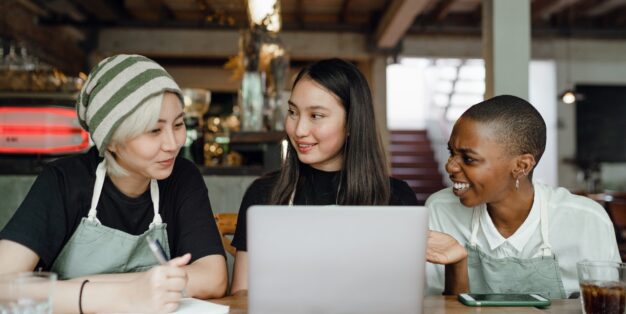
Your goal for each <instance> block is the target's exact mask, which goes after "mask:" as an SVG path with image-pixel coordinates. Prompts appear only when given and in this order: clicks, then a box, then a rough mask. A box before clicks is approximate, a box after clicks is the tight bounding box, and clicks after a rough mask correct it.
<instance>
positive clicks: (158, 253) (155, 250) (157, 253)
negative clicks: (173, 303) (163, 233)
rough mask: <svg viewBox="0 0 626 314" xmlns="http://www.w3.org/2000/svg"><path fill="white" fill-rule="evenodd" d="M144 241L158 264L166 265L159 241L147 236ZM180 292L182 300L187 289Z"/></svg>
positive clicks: (165, 256)
mask: <svg viewBox="0 0 626 314" xmlns="http://www.w3.org/2000/svg"><path fill="white" fill-rule="evenodd" d="M146 241H147V242H148V246H149V247H150V251H152V254H154V257H156V259H157V261H159V264H161V265H167V253H165V250H164V249H163V246H161V242H159V239H154V238H153V237H151V236H147V237H146ZM181 292H182V294H183V298H185V297H187V289H185V288H183V291H181Z"/></svg>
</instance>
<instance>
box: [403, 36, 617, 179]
mask: <svg viewBox="0 0 626 314" xmlns="http://www.w3.org/2000/svg"><path fill="white" fill-rule="evenodd" d="M403 47H404V50H403V52H402V55H403V56H407V57H435V58H450V57H460V58H481V57H482V56H481V39H480V38H479V37H452V36H422V35H414V36H408V37H407V38H406V39H405V40H404V42H403ZM568 48H569V49H568ZM568 50H569V51H570V52H569V53H567V51H568ZM531 58H532V59H544V60H554V61H555V62H556V73H557V76H556V90H557V91H562V90H564V89H565V88H566V87H567V74H566V73H567V69H568V67H569V69H570V70H569V71H570V81H571V83H573V84H620V85H626V40H594V39H573V40H570V41H569V42H568V41H567V40H563V39H535V40H533V41H532V52H531ZM552 97H553V98H556V95H553V96H552ZM575 112H576V110H575V107H574V106H572V105H565V104H563V103H561V102H557V136H556V148H557V165H558V166H557V173H558V185H560V186H564V187H567V188H569V189H572V190H580V189H583V188H584V184H583V183H582V182H579V181H577V174H578V170H577V169H576V167H575V166H574V165H572V164H571V163H570V162H568V160H571V159H573V158H575V155H576V125H575V123H576V117H575ZM542 163H543V161H542ZM603 167H607V169H610V172H611V174H608V172H609V171H606V170H603V171H602V174H603V176H605V177H603V181H616V180H617V181H619V182H624V180H626V176H621V175H619V174H626V164H611V165H603ZM619 182H617V183H616V182H613V183H612V184H613V185H617V184H619Z"/></svg>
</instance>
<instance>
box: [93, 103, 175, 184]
mask: <svg viewBox="0 0 626 314" xmlns="http://www.w3.org/2000/svg"><path fill="white" fill-rule="evenodd" d="M162 103H163V93H161V94H158V95H156V96H153V97H151V98H149V99H148V100H146V101H145V102H144V103H143V104H142V105H141V106H140V107H139V108H137V110H135V111H134V112H133V113H132V114H131V115H129V116H128V117H127V118H126V119H124V121H122V123H121V124H120V125H119V126H118V127H117V129H116V130H115V132H114V133H113V136H112V137H111V141H110V142H109V145H113V144H117V145H124V143H125V142H126V141H128V140H130V139H133V138H135V137H137V136H139V135H141V134H143V133H145V132H147V131H149V130H150V129H152V128H154V126H156V124H157V121H158V120H159V115H160V114H161V105H162ZM104 158H105V159H106V161H107V173H108V174H110V175H114V176H127V175H128V172H127V171H126V169H124V168H123V167H122V166H120V164H119V163H118V162H117V157H116V156H115V154H114V153H112V152H110V151H109V150H108V149H106V150H105V152H104Z"/></svg>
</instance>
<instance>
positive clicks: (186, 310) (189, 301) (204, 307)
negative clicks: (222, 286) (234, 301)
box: [174, 298, 229, 314]
mask: <svg viewBox="0 0 626 314" xmlns="http://www.w3.org/2000/svg"><path fill="white" fill-rule="evenodd" d="M228 311H229V307H228V306H227V305H221V304H216V303H211V302H207V301H203V300H198V299H194V298H184V299H182V300H180V304H179V305H178V309H176V312H174V313H183V314H190V313H204V314H226V313H228Z"/></svg>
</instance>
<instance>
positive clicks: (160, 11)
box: [147, 0, 175, 20]
mask: <svg viewBox="0 0 626 314" xmlns="http://www.w3.org/2000/svg"><path fill="white" fill-rule="evenodd" d="M147 2H148V3H149V4H150V7H151V8H153V9H154V10H155V11H156V13H157V16H158V19H159V20H172V19H175V15H174V12H172V9H170V7H169V6H168V5H167V4H166V3H164V2H163V0H147Z"/></svg>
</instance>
